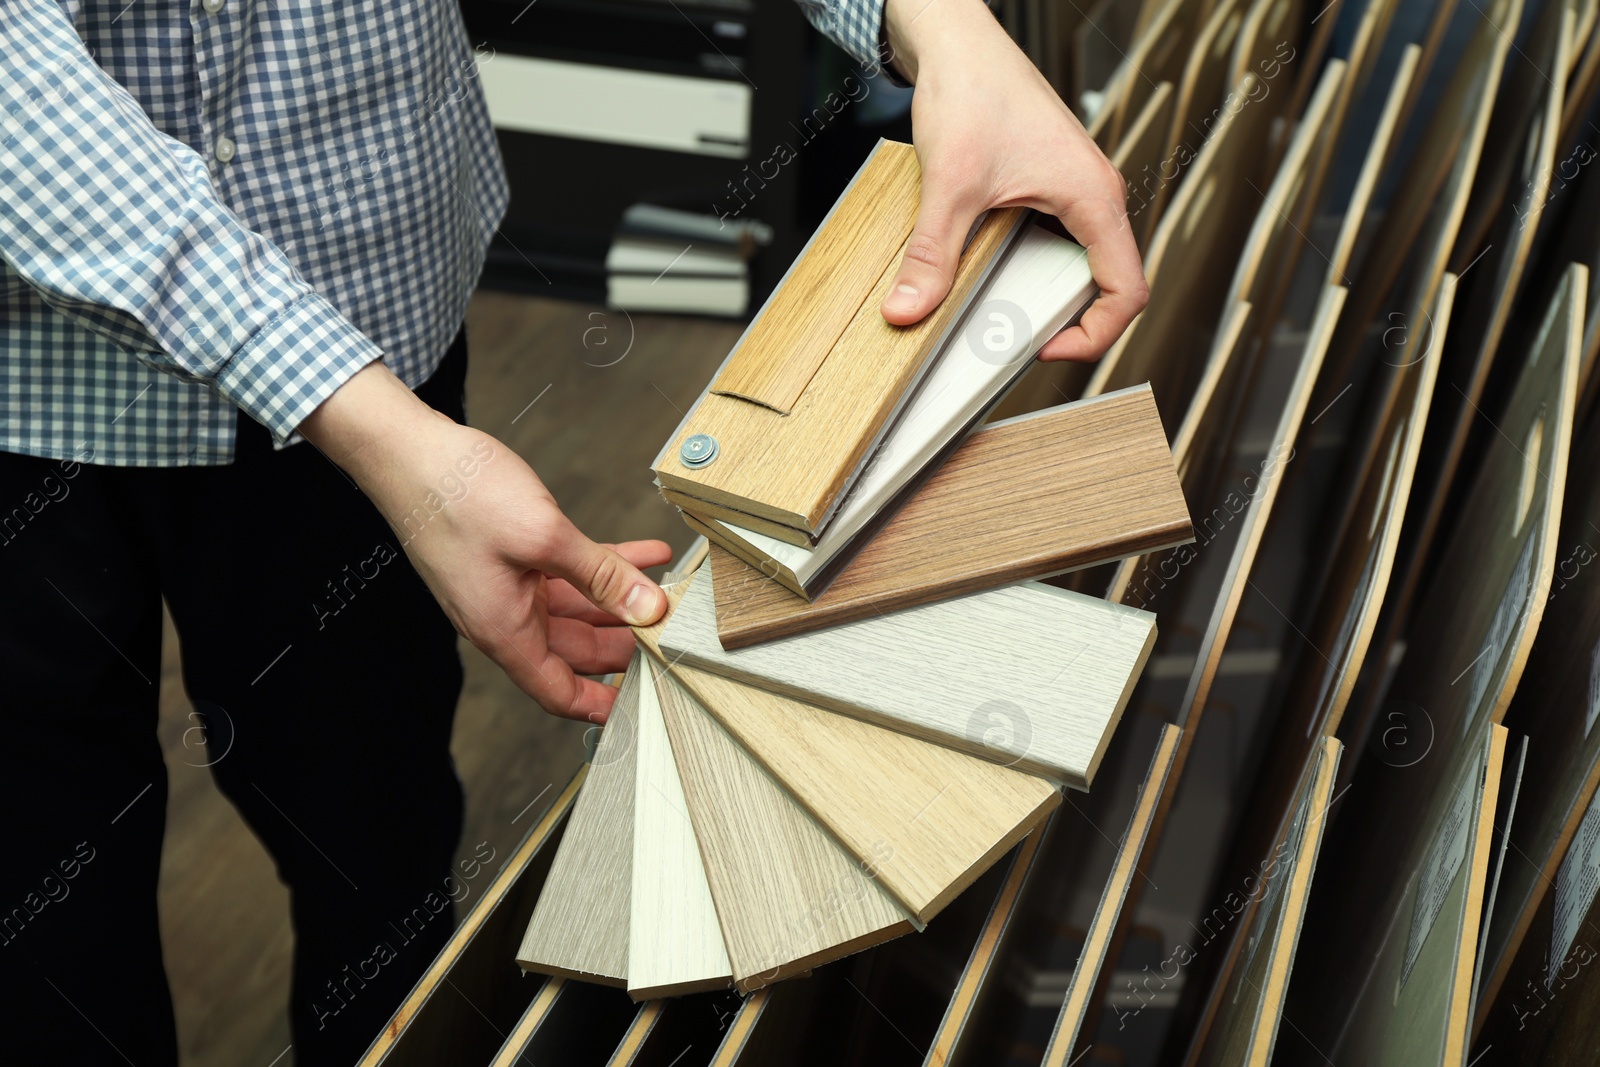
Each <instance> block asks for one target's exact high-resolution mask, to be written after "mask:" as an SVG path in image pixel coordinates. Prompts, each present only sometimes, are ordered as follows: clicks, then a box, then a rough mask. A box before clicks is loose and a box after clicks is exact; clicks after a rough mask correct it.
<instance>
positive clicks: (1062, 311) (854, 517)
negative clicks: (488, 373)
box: [667, 224, 1098, 592]
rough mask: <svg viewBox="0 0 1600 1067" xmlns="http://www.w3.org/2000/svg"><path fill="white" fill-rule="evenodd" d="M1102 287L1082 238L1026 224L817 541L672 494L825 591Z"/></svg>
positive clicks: (738, 548)
mask: <svg viewBox="0 0 1600 1067" xmlns="http://www.w3.org/2000/svg"><path fill="white" fill-rule="evenodd" d="M1096 292H1098V290H1097V289H1096V287H1095V284H1094V278H1093V277H1092V276H1091V275H1090V273H1089V264H1088V257H1087V254H1086V253H1085V252H1084V251H1083V249H1082V248H1081V247H1080V246H1078V245H1077V244H1074V243H1073V242H1072V241H1069V240H1068V239H1067V238H1065V237H1061V236H1058V235H1056V234H1054V233H1052V232H1050V231H1049V230H1047V229H1045V228H1044V227H1043V226H1040V225H1037V224H1034V225H1029V226H1027V227H1025V228H1024V230H1023V233H1022V235H1021V236H1020V237H1018V238H1017V241H1016V243H1015V244H1013V245H1012V246H1011V248H1009V249H1008V250H1007V251H1006V253H1005V256H1004V257H1003V258H1002V260H1001V262H1000V265H999V266H998V267H997V268H996V269H995V272H994V274H993V275H991V277H990V279H989V281H988V282H987V283H986V284H985V285H984V288H983V290H982V291H981V292H980V293H979V295H978V296H977V297H976V298H975V299H974V301H973V304H972V307H971V308H969V309H968V312H967V314H966V315H965V316H964V317H963V320H962V324H961V326H960V327H959V328H958V329H957V330H956V331H955V333H954V334H952V336H951V337H950V338H949V340H948V341H947V342H946V343H945V344H944V345H943V346H942V347H941V348H940V350H939V352H938V354H937V355H936V356H935V357H934V361H933V365H932V366H931V367H930V368H929V370H928V374H927V377H926V378H924V379H923V381H922V382H921V384H919V385H918V387H917V390H916V392H915V393H914V394H913V395H912V397H911V399H910V400H909V401H908V402H907V406H906V410H905V412H904V414H902V415H901V416H900V418H899V419H898V420H896V422H895V424H894V425H893V426H892V427H891V428H890V429H889V431H888V432H887V433H886V434H885V436H884V439H883V444H882V445H880V446H879V448H878V450H877V452H875V453H874V454H873V456H872V459H871V461H870V462H869V463H868V464H867V467H866V469H865V470H864V471H863V472H862V474H861V477H860V479H859V480H857V482H856V484H855V486H854V487H853V488H852V489H851V490H850V494H849V496H848V497H846V498H845V500H844V502H843V503H841V504H840V505H839V509H838V511H837V512H836V513H835V514H834V517H833V520H832V521H831V522H829V523H828V528H827V530H826V531H824V532H823V534H822V535H821V536H820V537H818V538H817V541H816V543H815V544H814V545H809V544H808V545H794V544H792V543H789V542H793V541H794V540H795V539H794V538H793V537H792V536H789V535H788V534H787V533H786V532H785V531H784V530H782V529H774V528H772V527H771V526H764V527H762V528H761V529H757V528H756V527H751V528H750V529H743V528H741V527H740V525H739V523H740V521H741V518H740V516H738V515H737V514H734V513H729V512H726V511H723V510H721V509H710V508H705V507H702V506H700V505H699V504H698V503H697V502H695V501H694V500H692V499H691V498H686V497H682V496H680V495H678V494H673V493H668V494H667V497H668V499H669V500H671V501H672V502H673V503H676V504H678V505H679V506H680V507H683V508H684V509H685V511H686V514H688V515H689V516H690V517H691V518H694V519H697V520H699V521H700V522H702V523H704V524H706V525H714V528H715V529H717V530H718V531H719V533H720V534H721V537H720V538H719V539H720V540H721V541H722V543H723V544H724V545H725V546H726V547H727V548H728V549H729V550H730V551H733V552H735V553H739V554H741V555H743V556H744V557H745V558H748V559H755V560H763V559H771V560H772V561H773V563H774V565H775V566H777V567H778V578H779V580H780V581H786V582H788V583H789V584H790V585H791V587H792V588H794V589H795V591H796V592H805V591H807V590H809V591H811V592H820V591H821V590H822V588H823V587H824V585H825V581H826V575H827V573H828V572H829V571H830V570H833V569H836V568H837V567H839V566H842V565H843V564H844V563H845V562H847V561H848V558H849V556H850V553H851V552H853V551H855V550H856V549H858V548H859V547H860V543H861V540H862V539H864V538H865V537H866V536H867V534H865V533H864V531H865V530H867V528H868V527H869V526H871V525H872V524H873V523H874V522H876V521H878V520H880V519H881V518H882V516H883V515H884V514H885V513H886V512H887V511H888V510H890V509H892V508H893V507H894V506H896V502H897V499H898V498H899V497H900V496H901V495H902V494H903V493H905V492H908V491H910V487H911V486H912V485H913V484H914V483H915V482H916V481H917V480H918V479H919V478H922V477H925V476H926V474H927V472H928V471H929V469H930V465H932V464H934V463H937V462H938V461H939V459H940V457H941V456H943V455H945V454H947V453H948V451H949V450H950V449H952V448H955V447H956V446H957V445H959V443H960V438H961V437H962V436H963V435H964V434H965V433H966V432H967V431H968V430H969V429H970V428H971V427H972V425H973V424H974V422H975V421H976V420H977V419H978V418H979V417H980V416H981V414H982V413H983V411H984V410H985V409H986V408H988V407H989V406H990V405H991V404H992V403H993V402H994V400H995V398H996V397H998V396H1000V395H1001V394H1002V393H1003V392H1004V391H1005V390H1006V388H1007V387H1008V386H1009V385H1011V384H1012V383H1013V382H1015V381H1016V379H1017V376H1018V375H1019V374H1021V373H1023V371H1024V370H1025V369H1026V367H1027V366H1028V364H1029V362H1030V361H1031V359H1032V357H1033V355H1034V353H1035V352H1037V351H1038V350H1039V348H1041V347H1042V346H1043V345H1044V343H1045V342H1046V341H1048V340H1049V339H1050V338H1051V337H1053V336H1055V334H1056V332H1057V331H1059V330H1060V329H1061V328H1062V327H1063V326H1065V325H1066V324H1067V323H1068V322H1070V321H1072V320H1073V319H1075V318H1076V317H1077V316H1078V314H1080V313H1081V312H1082V310H1083V308H1084V307H1085V306H1086V305H1087V304H1088V302H1089V301H1090V299H1092V298H1093V296H1094V294H1095V293H1096ZM786 576H787V577H786Z"/></svg>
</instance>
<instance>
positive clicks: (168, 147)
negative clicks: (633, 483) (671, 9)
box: [0, 0, 882, 466]
mask: <svg viewBox="0 0 1600 1067" xmlns="http://www.w3.org/2000/svg"><path fill="white" fill-rule="evenodd" d="M803 2H804V4H805V6H806V11H807V14H808V16H809V17H810V18H811V19H812V21H813V22H814V23H815V24H816V25H817V26H818V28H819V29H821V30H822V31H823V32H824V33H828V34H830V35H831V36H833V37H834V38H835V39H836V40H838V41H839V42H840V43H841V44H842V45H843V46H844V47H846V48H847V49H848V50H849V51H850V52H851V53H852V54H853V55H855V56H856V57H857V58H858V59H862V60H863V61H864V62H866V61H870V60H871V59H872V57H874V56H875V55H876V51H877V35H878V26H879V23H880V21H881V2H882V0H825V2H819V0H803ZM212 9H214V10H212ZM486 61H488V62H492V61H493V60H492V56H490V57H488V58H487V60H486ZM474 72H475V67H474V55H473V49H472V48H471V47H470V45H469V42H468V40H467V37H466V32H465V30H464V28H463V26H462V22H461V16H460V11H459V9H458V8H457V6H456V2H455V0H383V2H381V3H366V4H353V3H338V2H324V0H220V2H219V0H210V2H209V3H208V4H203V3H202V2H201V0H134V2H132V3H129V2H128V0H59V2H56V0H0V450H4V451H10V452H20V453H26V454H30V455H37V456H47V457H55V458H65V457H74V458H78V459H80V460H84V461H88V462H94V463H103V464H112V465H122V466H185V465H200V464H219V463H227V462H229V461H230V460H231V459H232V457H233V447H234V414H233V411H234V407H235V406H237V407H238V408H241V409H243V410H244V411H245V412H247V413H248V414H249V415H251V416H252V417H254V418H255V419H256V420H257V421H259V422H261V423H263V424H264V425H266V426H267V427H268V428H269V429H270V430H272V432H273V434H274V436H275V438H276V439H277V440H278V441H279V442H280V443H282V442H285V441H287V440H289V439H291V437H292V434H293V431H294V429H295V427H296V426H297V425H298V424H299V422H300V421H301V420H302V419H303V418H304V417H305V416H306V415H307V414H308V413H309V412H311V411H312V410H313V409H314V408H315V407H316V406H317V405H318V404H319V403H321V402H322V400H323V399H325V398H326V397H327V396H328V395H329V394H330V393H332V392H333V391H334V390H335V389H337V388H338V387H339V385H340V384H342V383H343V382H344V381H345V380H346V379H347V378H349V377H350V375H352V374H354V373H355V372H356V371H357V370H358V369H360V368H361V367H362V366H364V365H366V364H367V363H368V362H370V361H372V360H374V359H377V358H380V357H381V358H383V359H384V360H385V362H386V363H387V364H388V366H389V367H390V369H391V370H393V371H394V372H395V373H396V374H397V375H399V377H400V378H401V379H402V380H403V381H405V382H406V383H407V384H408V385H411V386H416V385H418V384H420V383H421V382H423V381H424V380H426V379H427V377H428V376H429V375H430V374H431V373H432V372H433V370H434V368H435V367H436V366H437V365H438V361H439V359H440V358H441V357H442V356H443V354H444V352H445V350H446V349H447V347H448V346H449V343H450V341H451V339H452V338H453V337H454V335H455V332H456V330H457V328H458V327H459V325H460V323H461V321H462V319H463V317H464V316H465V314H466V305H467V299H468V297H469V296H470V294H471V291H472V288H473V286H474V285H475V284H476V281H477V277H478V274H479V272H480V271H481V269H482V265H483V258H484V252H485V249H486V247H487V245H488V242H489V239H490V237H491V236H492V235H493V233H494V230H495V227H496V226H497V225H498V224H499V221H500V218H501V216H502V214H503V213H504V210H505V204H506V183H505V176H504V172H503V169H502V167H501V163H500V157H499V150H498V147H497V144H496V141H495V136H494V131H493V129H492V127H491V125H490V122H489V117H488V113H487V109H486V108H485V106H484V102H483V96H482V93H481V90H480V87H479V85H478V82H477V79H476V77H475V73H474Z"/></svg>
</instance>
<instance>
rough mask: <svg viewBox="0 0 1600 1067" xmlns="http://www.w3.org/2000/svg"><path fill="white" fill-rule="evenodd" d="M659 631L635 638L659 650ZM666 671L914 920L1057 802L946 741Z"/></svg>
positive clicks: (1030, 780) (677, 669) (707, 676)
mask: <svg viewBox="0 0 1600 1067" xmlns="http://www.w3.org/2000/svg"><path fill="white" fill-rule="evenodd" d="M676 592H677V590H672V591H670V592H669V594H668V595H669V598H670V597H672V596H673V595H674V594H675V593H676ZM658 632H659V628H657V629H656V630H655V633H658ZM655 633H652V632H650V631H648V630H646V631H640V638H639V639H640V642H641V644H643V645H644V646H645V648H646V650H647V651H649V652H650V653H651V654H652V655H657V656H659V655H660V654H661V653H660V648H659V646H658V645H656V644H655ZM671 671H672V675H673V677H674V678H676V679H677V680H678V681H679V682H680V683H681V684H682V685H683V686H684V688H685V689H687V690H688V691H689V692H690V694H691V695H693V696H694V698H695V699H696V701H697V702H699V704H700V705H701V706H702V707H704V708H705V709H706V710H707V711H709V712H710V714H711V715H712V717H713V718H715V719H716V720H717V721H718V722H719V723H720V724H721V725H722V727H723V728H724V729H725V730H727V731H728V733H729V734H730V735H731V736H732V737H733V738H734V739H735V740H736V741H738V742H739V743H740V744H741V745H743V746H744V748H745V749H746V750H747V751H748V752H749V753H750V754H751V755H752V756H754V757H755V759H756V760H757V761H758V762H759V763H760V764H761V766H762V767H763V768H765V770H766V771H767V773H769V774H770V775H771V776H772V777H773V778H774V779H775V780H776V781H777V782H778V783H779V784H780V785H782V786H783V787H784V789H785V790H787V791H788V793H789V794H790V795H791V796H792V797H793V798H794V799H795V800H796V801H798V802H799V804H800V805H801V806H802V807H804V808H805V809H806V811H807V812H808V813H810V815H811V816H812V818H814V819H816V821H817V822H818V823H819V824H820V825H821V826H822V827H823V828H825V829H826V830H827V831H828V833H830V834H831V835H832V836H833V837H834V839H835V840H837V841H838V842H839V844H840V845H842V846H843V847H844V849H845V850H846V851H847V852H848V853H849V854H850V855H851V856H853V857H854V858H855V860H856V862H857V863H859V864H861V865H862V866H863V867H871V868H872V869H873V871H874V872H875V876H876V878H877V880H878V882H879V883H880V884H881V885H882V886H883V887H884V888H885V889H886V890H888V892H889V893H890V894H891V895H892V896H894V897H895V899H896V900H898V901H899V902H900V904H901V906H902V907H904V908H905V909H906V910H907V911H908V912H910V913H911V915H912V916H913V917H915V918H916V919H917V920H918V921H919V922H924V923H925V922H927V921H928V920H930V919H932V918H933V916H934V915H936V914H937V913H938V912H939V911H941V910H943V908H944V907H945V906H946V905H947V904H949V903H950V901H951V900H953V899H954V898H955V896H956V895H957V894H958V893H960V892H961V891H963V890H964V889H966V887H967V886H969V885H970V884H971V883H972V882H973V880H975V879H976V878H977V877H978V876H979V875H980V874H982V873H983V872H984V871H985V870H987V869H988V868H989V866H990V865H991V864H993V863H994V862H995V861H996V860H998V859H999V858H1000V857H1001V856H1002V855H1004V853H1005V851H1006V850H1007V849H1009V848H1010V847H1011V846H1012V845H1014V844H1015V843H1016V842H1017V841H1018V840H1019V839H1021V838H1022V837H1023V835H1025V834H1026V833H1027V832H1028V831H1029V830H1031V829H1033V828H1034V827H1035V826H1037V825H1039V824H1040V823H1041V822H1042V821H1043V820H1044V818H1045V817H1046V816H1047V815H1048V814H1049V813H1050V812H1051V811H1053V810H1054V809H1055V808H1056V806H1057V805H1058V804H1059V803H1060V802H1061V795H1060V793H1059V792H1058V791H1057V790H1056V789H1055V788H1054V787H1053V786H1052V785H1051V784H1050V783H1049V782H1047V781H1045V780H1044V779H1042V778H1037V777H1034V776H1033V775H1030V774H1024V773H1023V772H1021V771H1018V770H1014V769H1012V768H1009V767H1002V766H1000V765H998V764H995V763H991V762H989V761H988V760H984V759H979V758H978V757H976V756H970V755H967V754H966V753H964V752H957V751H956V750H955V749H953V748H947V747H945V746H943V745H937V744H934V743H932V742H930V741H923V740H920V739H918V738H915V737H911V736H909V735H907V734H902V733H898V732H896V731H893V730H885V729H883V728H882V727H878V726H873V725H872V724H870V723H866V722H862V721H860V720H857V719H852V718H850V717H848V716H844V715H837V714H834V713H833V712H829V711H823V710H822V709H820V708H816V707H813V706H811V705H809V704H803V703H801V702H799V701H797V700H791V699H789V698H788V697H783V696H779V695H777V694H776V693H769V692H766V691H765V690H762V689H757V688H755V687H753V686H748V685H745V684H743V683H741V682H736V681H733V680H732V679H729V678H723V677H721V676H720V675H715V674H711V673H709V672H706V671H700V670H696V669H694V668H692V667H689V666H686V665H684V664H682V663H677V664H674V665H673V667H672V668H671ZM1002 725H1003V724H1002Z"/></svg>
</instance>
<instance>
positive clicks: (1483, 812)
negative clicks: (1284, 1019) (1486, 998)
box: [1297, 725, 1506, 1067]
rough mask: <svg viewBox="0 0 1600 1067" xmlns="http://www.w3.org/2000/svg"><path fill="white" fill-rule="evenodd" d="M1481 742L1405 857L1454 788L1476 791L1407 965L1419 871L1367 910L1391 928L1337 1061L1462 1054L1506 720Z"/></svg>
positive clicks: (1428, 845)
mask: <svg viewBox="0 0 1600 1067" xmlns="http://www.w3.org/2000/svg"><path fill="white" fill-rule="evenodd" d="M1481 747H1482V754H1481V755H1479V754H1478V752H1476V751H1474V752H1472V753H1470V754H1471V755H1472V756H1473V758H1471V759H1469V760H1467V761H1466V764H1465V766H1464V767H1463V768H1461V770H1460V771H1459V773H1458V775H1457V776H1456V777H1455V778H1453V779H1451V780H1450V781H1448V782H1446V783H1443V784H1444V785H1445V786H1446V787H1445V788H1443V789H1440V790H1439V791H1438V795H1437V796H1436V797H1434V798H1431V800H1430V803H1429V806H1428V813H1427V815H1426V816H1425V818H1426V819H1427V821H1428V823H1429V825H1430V833H1429V834H1428V835H1427V836H1426V837H1425V838H1424V839H1423V840H1422V841H1420V842H1419V846H1420V847H1419V848H1418V849H1417V850H1416V851H1414V852H1413V853H1411V854H1410V855H1409V856H1408V857H1407V861H1406V867H1407V869H1409V870H1413V871H1416V870H1419V868H1420V867H1421V865H1422V864H1423V863H1424V862H1425V860H1426V859H1427V858H1428V852H1429V850H1431V849H1432V848H1433V847H1434V846H1435V845H1436V843H1437V841H1438V838H1439V836H1440V828H1439V823H1441V822H1443V821H1444V817H1445V816H1446V815H1447V814H1448V812H1449V810H1450V806H1451V804H1452V803H1453V802H1455V801H1457V800H1458V798H1459V799H1462V800H1466V799H1468V798H1470V799H1471V800H1472V801H1473V802H1472V803H1464V804H1463V807H1464V808H1465V810H1466V815H1467V820H1468V822H1467V827H1466V829H1465V830H1464V831H1463V832H1464V833H1465V834H1466V836H1467V840H1466V842H1465V849H1466V855H1465V856H1464V857H1463V858H1462V860H1461V863H1460V865H1459V867H1457V869H1456V871H1455V875H1454V877H1453V878H1451V879H1450V880H1449V882H1448V883H1447V885H1446V886H1445V891H1444V893H1443V899H1442V901H1441V903H1440V905H1439V910H1438V913H1437V916H1436V918H1435V919H1434V920H1433V922H1432V924H1431V929H1429V930H1428V931H1427V932H1426V934H1425V940H1424V941H1423V942H1422V944H1421V947H1420V949H1419V950H1418V951H1417V952H1416V955H1415V961H1414V962H1413V963H1412V964H1411V966H1410V968H1409V971H1408V969H1407V967H1406V956H1407V951H1408V947H1409V945H1408V943H1409V941H1410V937H1409V936H1408V935H1409V933H1410V930H1409V928H1410V927H1411V926H1412V924H1413V922H1414V915H1415V914H1416V910H1417V901H1416V896H1417V893H1418V891H1419V887H1418V882H1419V879H1417V878H1415V877H1413V878H1412V879H1411V881H1410V884H1409V886H1408V888H1406V890H1405V893H1404V894H1403V895H1402V896H1401V898H1400V900H1399V902H1398V905H1397V906H1396V907H1395V908H1394V909H1393V910H1392V911H1391V910H1385V911H1384V912H1382V913H1380V914H1379V915H1378V916H1376V917H1369V921H1372V920H1373V918H1376V920H1377V922H1376V923H1375V925H1377V924H1379V923H1381V924H1384V925H1387V924H1389V923H1391V922H1392V923H1394V924H1395V927H1396V928H1395V929H1394V931H1393V936H1391V937H1390V938H1389V939H1388V940H1387V941H1386V942H1385V943H1384V945H1383V948H1382V950H1381V952H1380V953H1379V955H1378V956H1377V958H1376V959H1375V960H1374V962H1373V964H1372V974H1371V977H1370V978H1369V980H1368V981H1367V982H1366V983H1365V984H1364V986H1363V995H1362V996H1361V997H1360V999H1359V1000H1358V1001H1357V1002H1356V1005H1355V1009H1354V1012H1353V1013H1352V1016H1351V1019H1350V1025H1349V1027H1348V1028H1347V1029H1346V1030H1345V1031H1344V1034H1345V1037H1344V1040H1343V1041H1341V1042H1339V1043H1338V1044H1337V1045H1335V1046H1334V1047H1333V1049H1332V1050H1331V1052H1332V1055H1333V1056H1335V1057H1337V1060H1336V1062H1340V1061H1347V1062H1351V1063H1370V1064H1374V1065H1377V1067H1388V1065H1391V1064H1392V1065H1394V1067H1423V1065H1434V1064H1437V1065H1439V1067H1446V1065H1451V1067H1454V1065H1456V1064H1462V1063H1465V1062H1466V1053H1467V1029H1468V1024H1469V1023H1470V1021H1471V1016H1472V1005H1471V988H1472V975H1473V965H1474V963H1475V962H1476V957H1477V953H1478V924H1479V921H1480V919H1481V917H1482V914H1483V903H1484V898H1483V893H1484V886H1485V882H1486V880H1487V878H1488V874H1489V845H1490V839H1491V837H1492V836H1493V832H1494V813H1495V804H1496V802H1497V800H1498V799H1499V792H1500V779H1501V773H1502V770H1503V766H1504V760H1505V749H1506V729H1505V727H1503V726H1499V725H1491V726H1490V727H1489V728H1488V730H1487V731H1486V736H1485V737H1484V738H1483V739H1482V746H1481ZM1474 792H1475V793H1476V796H1475V797H1472V796H1471V794H1473V793H1474ZM1446 832H1448V829H1446ZM1402 884H1405V883H1402ZM1313 921H1314V920H1313ZM1297 1018H1298V1017H1297Z"/></svg>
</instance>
